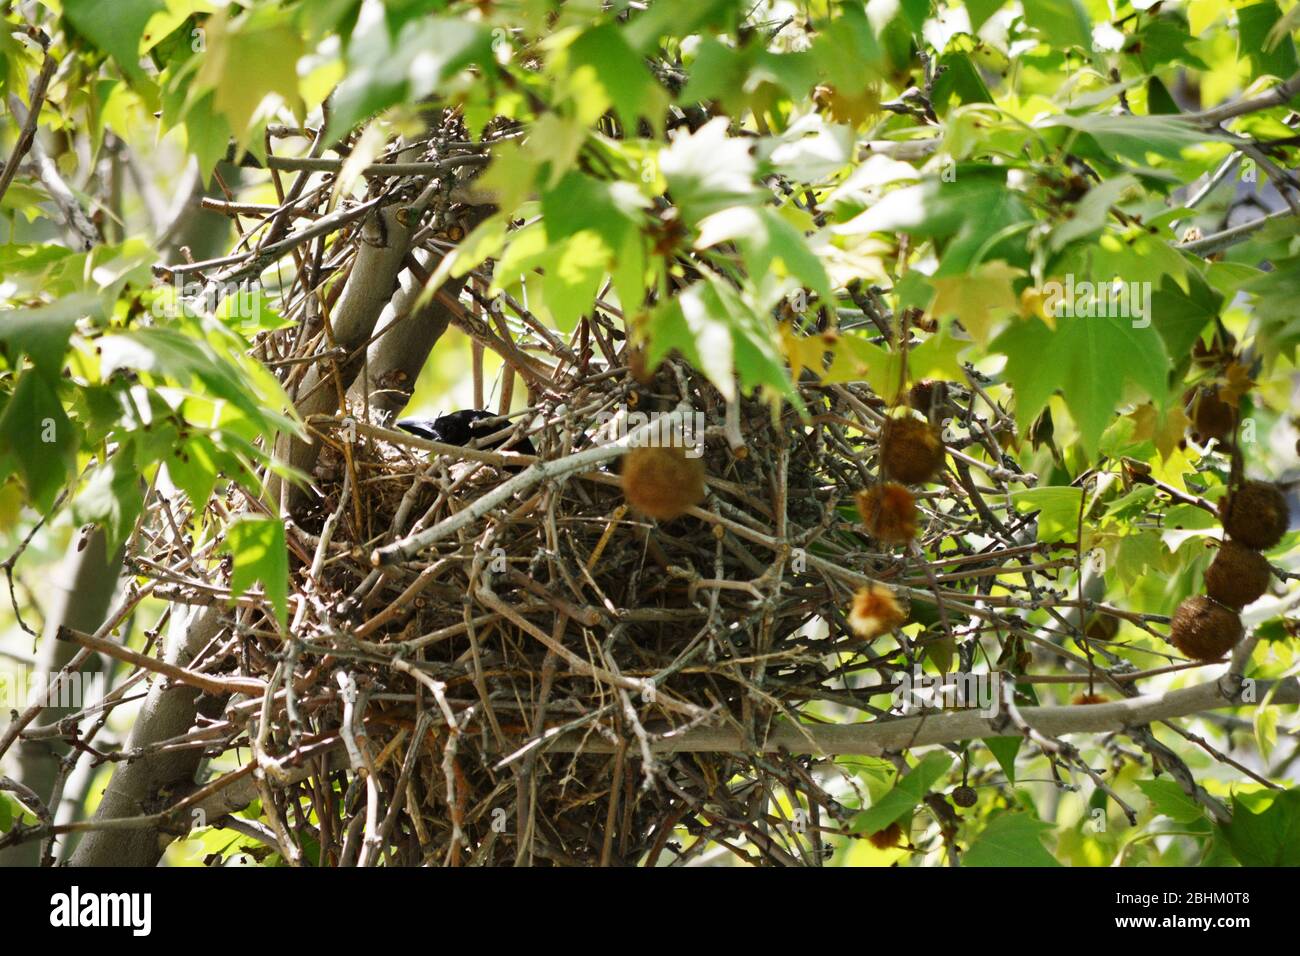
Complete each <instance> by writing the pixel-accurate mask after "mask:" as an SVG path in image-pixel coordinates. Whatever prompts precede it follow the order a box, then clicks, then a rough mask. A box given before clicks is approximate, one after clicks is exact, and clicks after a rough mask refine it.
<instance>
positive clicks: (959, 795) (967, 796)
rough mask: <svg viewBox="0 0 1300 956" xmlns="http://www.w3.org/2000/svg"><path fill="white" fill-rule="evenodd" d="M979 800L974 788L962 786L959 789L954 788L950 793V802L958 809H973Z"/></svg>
mask: <svg viewBox="0 0 1300 956" xmlns="http://www.w3.org/2000/svg"><path fill="white" fill-rule="evenodd" d="M978 800H979V795H978V794H976V793H975V788H974V787H968V786H966V785H965V784H962V785H961V786H960V787H954V788H953V791H952V802H953V803H955V804H957V806H959V807H973V806H975V804H976V802H978Z"/></svg>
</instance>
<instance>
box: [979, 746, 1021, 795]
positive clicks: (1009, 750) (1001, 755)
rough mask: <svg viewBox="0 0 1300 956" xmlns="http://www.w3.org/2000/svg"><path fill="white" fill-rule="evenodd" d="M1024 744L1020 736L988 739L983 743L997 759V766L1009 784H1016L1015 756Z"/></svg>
mask: <svg viewBox="0 0 1300 956" xmlns="http://www.w3.org/2000/svg"><path fill="white" fill-rule="evenodd" d="M1024 743H1025V738H1024V737H1020V736H1015V737H989V738H988V739H987V740H985V741H984V744H985V746H987V747H988V748H989V750H990V751H991V752H992V754H993V756H994V757H995V758H997V761H998V766H1000V767H1001V768H1002V772H1003V773H1004V774H1006V777H1007V781H1008V782H1009V783H1015V782H1016V755H1017V754H1019V753H1020V748H1021V747H1022V746H1023V745H1024Z"/></svg>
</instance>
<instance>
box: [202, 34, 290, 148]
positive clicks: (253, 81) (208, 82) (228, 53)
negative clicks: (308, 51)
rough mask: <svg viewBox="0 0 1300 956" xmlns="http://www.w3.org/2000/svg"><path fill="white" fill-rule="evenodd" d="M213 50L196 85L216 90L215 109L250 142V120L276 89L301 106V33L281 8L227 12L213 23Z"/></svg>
mask: <svg viewBox="0 0 1300 956" xmlns="http://www.w3.org/2000/svg"><path fill="white" fill-rule="evenodd" d="M207 31H208V54H207V56H206V58H205V59H204V60H203V63H202V65H201V66H200V68H199V74H198V77H197V79H196V88H197V89H200V90H206V89H212V90H213V91H214V95H213V100H212V107H213V109H214V110H215V111H216V112H217V113H219V114H221V115H222V116H224V117H225V119H226V121H227V122H228V123H229V124H230V129H231V131H232V132H233V133H234V135H235V139H236V140H237V141H238V143H239V144H240V145H241V146H242V145H243V144H245V143H247V141H248V135H249V129H248V127H249V124H250V123H251V122H252V120H253V119H254V117H255V115H256V114H257V111H258V108H259V107H260V106H261V104H262V101H263V100H264V99H265V98H266V97H267V96H269V95H271V94H272V93H275V94H278V95H279V96H280V97H282V98H283V99H284V100H285V101H286V102H287V103H289V104H291V105H296V104H299V102H300V100H299V96H298V68H297V64H298V57H299V56H300V55H301V54H302V52H303V42H302V38H301V36H300V35H299V34H298V32H297V31H296V30H295V29H294V28H293V26H292V24H291V23H290V22H289V21H288V19H286V18H285V17H283V16H280V15H278V11H276V10H273V9H271V8H261V9H258V10H255V11H252V12H250V13H248V14H245V15H243V16H239V17H235V16H232V15H231V14H230V13H229V12H227V11H223V12H222V13H219V14H218V15H216V16H215V17H213V18H212V19H211V20H209V21H208V25H207Z"/></svg>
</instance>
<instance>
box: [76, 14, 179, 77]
mask: <svg viewBox="0 0 1300 956" xmlns="http://www.w3.org/2000/svg"><path fill="white" fill-rule="evenodd" d="M164 9H166V8H165V6H164V5H163V2H162V0H113V2H112V3H105V2H104V0H63V15H64V16H65V17H67V18H68V22H69V23H71V24H72V25H73V26H74V27H75V28H76V30H77V32H78V33H80V34H81V35H82V36H84V37H85V38H86V39H88V40H90V42H91V43H93V44H95V46H97V47H98V48H99V49H101V50H103V51H104V52H105V53H107V54H108V55H109V56H111V57H112V58H113V59H114V60H116V61H117V65H118V66H119V67H121V68H122V72H123V73H125V74H126V75H127V76H128V77H130V78H131V79H133V80H138V79H141V78H143V76H144V71H143V70H141V69H140V40H141V38H142V37H143V36H144V28H145V26H146V25H147V24H148V23H149V20H150V18H152V17H153V15H154V14H155V13H158V12H160V11H162V10H164Z"/></svg>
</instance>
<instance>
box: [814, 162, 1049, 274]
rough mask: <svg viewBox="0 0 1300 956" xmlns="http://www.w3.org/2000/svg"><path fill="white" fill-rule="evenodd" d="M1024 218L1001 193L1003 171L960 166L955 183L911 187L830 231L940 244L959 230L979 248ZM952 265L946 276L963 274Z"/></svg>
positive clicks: (1008, 194)
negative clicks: (902, 234) (894, 235)
mask: <svg viewBox="0 0 1300 956" xmlns="http://www.w3.org/2000/svg"><path fill="white" fill-rule="evenodd" d="M1028 217H1029V213H1028V211H1027V210H1026V209H1025V207H1024V203H1023V202H1022V201H1021V200H1020V198H1019V196H1018V195H1017V194H1016V193H1015V192H1014V191H1012V190H1011V189H1009V188H1008V187H1007V182H1006V171H1005V170H996V169H995V170H989V169H985V168H982V167H978V166H970V167H967V166H964V165H963V166H958V167H957V168H956V178H955V179H952V180H951V181H946V180H945V179H944V178H942V177H939V176H931V177H929V178H927V179H925V180H923V181H922V182H921V183H919V184H917V185H915V186H904V187H902V188H900V189H894V190H892V191H891V192H889V193H886V194H885V196H884V198H883V199H881V200H880V201H879V202H877V203H875V204H874V205H872V206H871V207H870V208H868V209H867V210H866V212H863V213H862V214H860V215H858V216H855V217H854V218H853V219H850V220H849V221H848V222H846V223H842V224H841V225H838V226H836V227H834V230H833V231H834V232H835V233H837V234H839V235H846V236H853V235H864V234H866V233H872V232H883V233H896V232H906V233H910V234H912V235H914V236H921V237H924V238H930V239H941V238H946V237H948V236H953V235H956V234H957V233H958V232H960V231H962V230H963V228H965V229H967V231H968V232H971V233H972V235H973V236H974V237H975V238H977V239H978V240H979V243H980V244H982V243H983V240H984V239H986V238H988V237H991V236H992V235H994V234H995V233H996V232H998V231H1000V230H1001V229H1003V228H1004V227H1005V226H1006V225H1007V224H1008V223H1013V222H1019V221H1022V220H1025V219H1027V218H1028ZM958 265H959V264H958V263H951V264H950V263H947V262H945V266H946V267H947V268H948V270H949V271H963V272H964V271H965V267H964V265H962V266H961V268H958Z"/></svg>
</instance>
